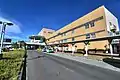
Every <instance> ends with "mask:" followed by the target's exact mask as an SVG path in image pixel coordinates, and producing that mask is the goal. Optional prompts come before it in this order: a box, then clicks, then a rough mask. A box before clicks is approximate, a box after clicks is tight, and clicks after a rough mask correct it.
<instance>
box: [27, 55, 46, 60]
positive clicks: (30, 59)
mask: <svg viewBox="0 0 120 80" xmlns="http://www.w3.org/2000/svg"><path fill="white" fill-rule="evenodd" d="M41 57H44V55H40V56H37V57H33V58H29V59H27V60H34V59H39V58H41Z"/></svg>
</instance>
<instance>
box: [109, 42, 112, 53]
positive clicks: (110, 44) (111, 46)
mask: <svg viewBox="0 0 120 80" xmlns="http://www.w3.org/2000/svg"><path fill="white" fill-rule="evenodd" d="M109 46H110V54H111V55H113V47H112V44H111V43H110V45H109Z"/></svg>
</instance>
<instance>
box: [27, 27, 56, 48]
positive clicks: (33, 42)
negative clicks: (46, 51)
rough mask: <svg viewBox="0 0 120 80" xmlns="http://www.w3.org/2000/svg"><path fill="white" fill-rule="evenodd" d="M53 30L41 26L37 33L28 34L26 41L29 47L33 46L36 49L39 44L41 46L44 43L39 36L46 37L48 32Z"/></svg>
mask: <svg viewBox="0 0 120 80" xmlns="http://www.w3.org/2000/svg"><path fill="white" fill-rule="evenodd" d="M53 32H55V31H54V30H52V29H47V28H43V29H42V30H41V31H40V32H39V33H38V35H31V36H29V39H30V41H29V42H26V43H27V45H28V47H29V48H34V49H37V48H38V47H39V46H43V45H45V43H42V38H40V37H42V36H43V37H46V36H48V35H50V34H52V33H53Z"/></svg>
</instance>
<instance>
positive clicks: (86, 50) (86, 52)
mask: <svg viewBox="0 0 120 80" xmlns="http://www.w3.org/2000/svg"><path fill="white" fill-rule="evenodd" d="M84 56H88V44H86V45H85V55H84Z"/></svg>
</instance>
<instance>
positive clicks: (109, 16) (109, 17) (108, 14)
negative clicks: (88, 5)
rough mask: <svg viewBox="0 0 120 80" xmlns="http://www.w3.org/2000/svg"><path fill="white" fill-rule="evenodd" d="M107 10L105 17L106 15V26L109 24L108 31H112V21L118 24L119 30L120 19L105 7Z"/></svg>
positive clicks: (117, 28)
mask: <svg viewBox="0 0 120 80" xmlns="http://www.w3.org/2000/svg"><path fill="white" fill-rule="evenodd" d="M104 11H105V17H106V26H107V31H109V32H111V31H110V27H111V26H110V22H111V23H112V26H113V24H114V25H115V26H116V31H119V25H118V19H117V18H116V17H115V16H114V15H113V14H112V13H111V12H110V11H108V10H107V9H106V8H105V7H104Z"/></svg>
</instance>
